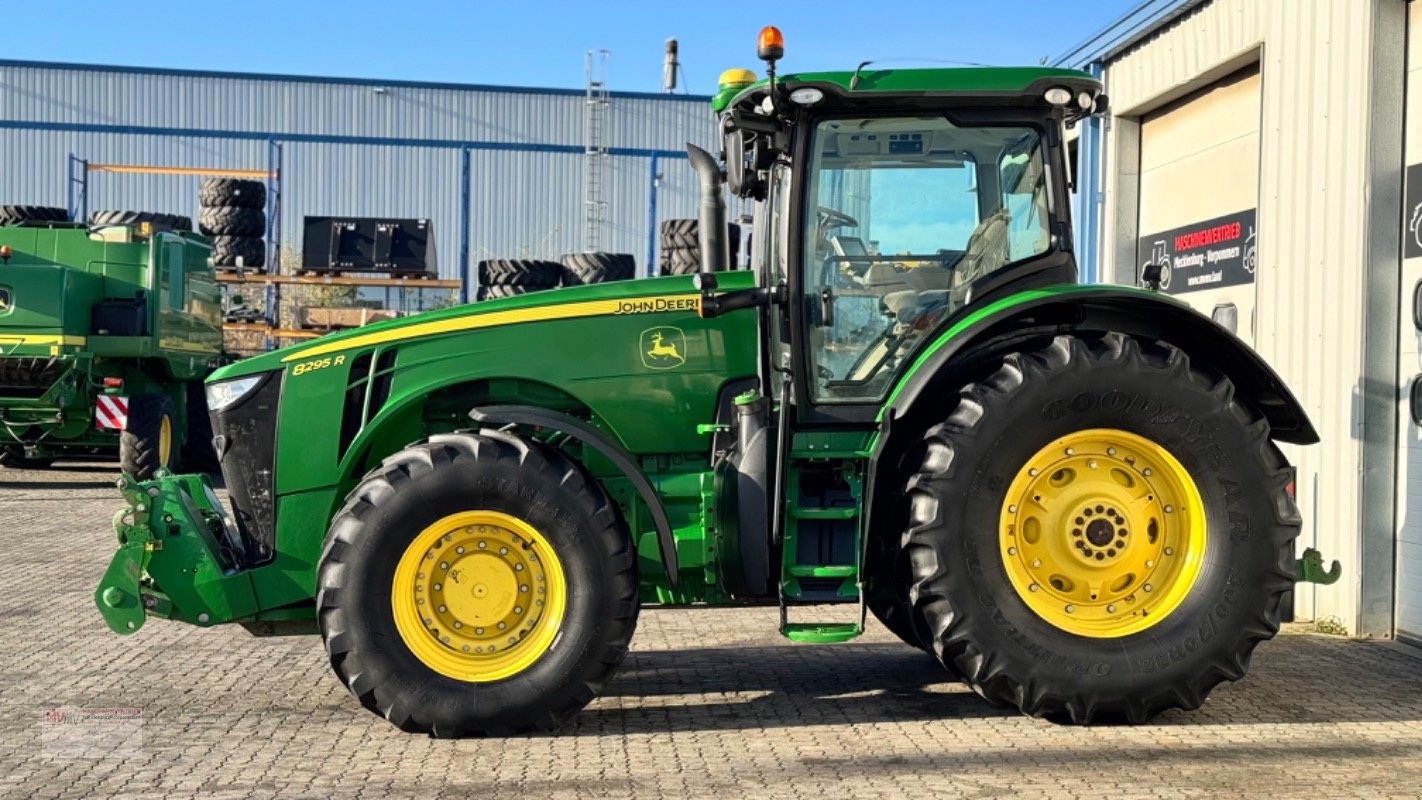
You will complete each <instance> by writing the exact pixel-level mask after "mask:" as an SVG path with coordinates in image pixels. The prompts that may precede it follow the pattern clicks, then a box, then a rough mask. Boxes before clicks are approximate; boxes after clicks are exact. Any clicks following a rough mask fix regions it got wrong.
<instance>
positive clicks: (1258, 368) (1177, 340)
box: [879, 286, 1318, 444]
mask: <svg viewBox="0 0 1422 800" xmlns="http://www.w3.org/2000/svg"><path fill="white" fill-rule="evenodd" d="M1076 331H1079V332H1097V331H1119V332H1121V333H1128V334H1131V335H1134V336H1139V337H1143V338H1149V339H1156V340H1160V341H1165V342H1169V343H1170V344H1171V345H1174V346H1175V347H1178V348H1180V349H1181V350H1182V351H1184V352H1185V354H1186V355H1187V356H1189V357H1190V359H1191V360H1192V361H1195V362H1197V363H1202V364H1208V365H1209V366H1211V367H1212V368H1214V369H1216V370H1219V371H1220V372H1221V373H1223V374H1224V375H1225V376H1226V377H1228V378H1229V379H1230V381H1231V382H1232V383H1233V384H1234V387H1235V391H1236V393H1237V394H1238V396H1239V397H1241V398H1243V399H1244V400H1246V401H1247V402H1248V403H1249V404H1250V405H1252V406H1254V408H1255V409H1256V410H1258V411H1259V413H1260V414H1262V415H1263V416H1264V417H1265V419H1267V420H1268V421H1269V427H1270V429H1271V430H1272V435H1273V438H1275V439H1277V440H1279V441H1282V442H1291V443H1294V444H1315V443H1317V442H1318V433H1317V431H1315V430H1314V427H1313V423H1311V422H1310V421H1309V419H1308V415H1307V413H1305V411H1304V409H1303V406H1302V405H1300V404H1299V402H1298V400H1297V399H1296V398H1295V397H1294V395H1293V393H1292V392H1290V391H1289V389H1288V387H1287V386H1285V385H1284V381H1283V379H1281V378H1280V377H1279V375H1278V373H1276V372H1274V370H1273V368H1271V367H1270V366H1269V365H1268V364H1267V363H1266V362H1265V361H1264V359H1263V358H1261V357H1260V356H1259V354H1258V353H1256V352H1254V350H1253V349H1251V348H1250V347H1249V345H1247V344H1245V343H1244V342H1243V341H1241V340H1240V339H1239V338H1238V337H1236V336H1235V335H1234V334H1232V333H1230V332H1229V331H1228V330H1226V329H1224V328H1223V327H1221V326H1219V325H1218V324H1216V323H1215V321H1214V320H1212V319H1210V318H1209V317H1206V316H1204V315H1203V314H1201V313H1199V312H1197V311H1195V310H1194V309H1192V308H1190V307H1189V306H1187V305H1185V304H1184V303H1181V302H1179V301H1177V300H1174V299H1171V298H1169V297H1167V296H1164V295H1161V294H1158V293H1155V292H1151V291H1146V290H1144V289H1136V288H1132V287H1126V286H1061V287H1053V288H1050V289H1039V290H1032V291H1026V292H1021V293H1018V294H1014V295H1011V296H1009V297H1005V298H1003V299H1002V300H999V301H997V302H995V303H991V304H989V305H987V306H985V307H983V308H981V309H977V310H974V311H971V312H970V313H967V314H965V315H963V316H962V317H960V318H959V319H958V320H957V321H955V322H954V323H952V324H951V325H950V326H949V327H948V329H947V330H945V331H944V332H943V333H942V334H941V335H939V336H938V337H937V338H936V339H934V340H933V341H932V342H931V343H930V344H929V345H928V346H927V347H926V348H924V349H923V350H922V351H920V353H919V355H918V356H917V358H916V359H915V360H914V363H913V364H912V366H910V368H909V370H908V371H907V372H906V373H905V374H904V376H903V377H902V378H901V379H900V380H899V382H898V384H897V385H896V386H895V387H894V390H893V392H892V393H891V394H890V396H889V400H888V401H887V402H886V403H885V404H884V406H883V408H882V409H881V410H880V412H879V422H880V423H881V424H883V423H885V422H886V420H892V419H896V418H900V417H903V416H905V415H907V414H908V413H909V412H910V411H911V410H912V409H913V407H914V406H915V404H916V403H918V402H920V401H921V400H922V399H923V398H925V397H935V396H937V395H938V393H937V392H934V391H932V389H934V388H935V387H936V386H937V385H938V384H939V382H940V381H943V380H951V378H950V377H945V376H951V373H952V372H953V368H954V367H956V366H958V365H959V364H960V363H961V359H962V358H964V357H971V355H973V354H975V353H982V352H984V351H985V350H991V349H993V348H992V344H993V343H994V342H999V341H1004V340H1006V341H1011V340H1012V339H1013V337H1015V336H1022V335H1025V334H1028V333H1031V332H1036V333H1037V334H1039V335H1040V334H1050V333H1071V332H1076Z"/></svg>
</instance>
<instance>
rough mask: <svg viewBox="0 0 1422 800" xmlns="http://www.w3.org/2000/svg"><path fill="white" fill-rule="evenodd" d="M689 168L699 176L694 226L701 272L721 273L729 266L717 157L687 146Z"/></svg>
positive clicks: (729, 254)
mask: <svg viewBox="0 0 1422 800" xmlns="http://www.w3.org/2000/svg"><path fill="white" fill-rule="evenodd" d="M686 152H687V155H688V156H690V158H691V168H692V169H694V170H696V177H697V178H700V179H701V205H700V207H699V208H698V210H697V225H698V230H699V234H700V240H701V271H702V272H720V271H721V270H724V269H726V268H727V267H728V266H730V263H731V253H730V250H729V249H727V248H728V242H727V238H728V237H727V235H726V201H725V199H724V198H722V196H721V185H722V184H723V183H725V178H724V177H723V176H722V175H721V168H720V167H718V166H716V159H714V158H712V157H711V154H710V153H708V152H706V151H705V150H702V149H701V148H699V147H697V146H696V145H694V144H690V143H688V144H687V145H686Z"/></svg>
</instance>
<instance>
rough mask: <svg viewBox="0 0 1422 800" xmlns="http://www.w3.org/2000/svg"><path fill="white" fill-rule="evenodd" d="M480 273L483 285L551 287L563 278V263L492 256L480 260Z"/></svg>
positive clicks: (532, 287)
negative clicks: (485, 259)
mask: <svg viewBox="0 0 1422 800" xmlns="http://www.w3.org/2000/svg"><path fill="white" fill-rule="evenodd" d="M478 275H479V283H480V284H481V285H483V286H525V287H528V288H530V289H551V288H553V287H554V286H557V285H558V282H559V281H560V280H562V278H563V265H562V264H559V263H558V262H557V261H540V260H538V259H529V258H491V259H488V260H487V261H480V262H479V265H478Z"/></svg>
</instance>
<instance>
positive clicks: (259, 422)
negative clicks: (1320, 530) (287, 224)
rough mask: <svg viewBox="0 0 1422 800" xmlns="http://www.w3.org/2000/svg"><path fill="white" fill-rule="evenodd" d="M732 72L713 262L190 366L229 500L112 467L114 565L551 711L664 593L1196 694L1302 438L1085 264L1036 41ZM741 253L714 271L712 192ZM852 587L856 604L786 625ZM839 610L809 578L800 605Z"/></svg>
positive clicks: (1002, 680)
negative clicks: (941, 65) (939, 62)
mask: <svg viewBox="0 0 1422 800" xmlns="http://www.w3.org/2000/svg"><path fill="white" fill-rule="evenodd" d="M759 50H760V56H761V57H762V58H763V59H764V60H765V61H766V62H767V64H768V67H769V68H768V74H767V76H766V77H765V78H764V79H757V78H756V77H755V76H754V75H752V74H750V73H747V72H745V71H743V70H736V71H732V72H729V73H727V74H725V75H724V76H723V83H722V86H721V89H720V91H719V92H718V93H717V94H716V96H715V99H714V109H715V111H716V112H717V114H718V119H719V126H720V132H721V134H722V136H723V147H724V152H723V154H722V158H721V159H720V162H719V163H718V160H717V159H715V158H713V157H712V156H711V155H709V154H708V153H706V152H705V151H703V150H700V149H698V148H695V147H691V148H689V154H690V158H691V163H692V165H693V166H694V168H695V169H696V172H697V174H698V175H699V179H700V183H701V190H702V199H701V207H700V212H699V213H700V220H699V221H700V224H699V229H700V231H701V247H702V252H701V259H702V261H701V263H702V272H701V273H700V274H698V275H696V276H684V277H677V276H672V277H664V278H652V279H647V280H638V281H629V282H622V283H607V284H600V285H592V286H578V287H569V288H563V289H558V290H554V291H549V292H541V293H539V294H537V295H528V296H520V297H511V298H507V299H501V300H496V301H488V302H482V303H478V304H475V305H470V306H463V307H457V308H449V309H443V310H440V311H435V312H432V313H429V314H425V315H422V316H417V317H413V318H407V319H401V320H396V321H392V322H388V323H381V324H376V325H370V326H367V327H364V328H360V329H357V330H353V331H349V332H345V333H340V334H335V335H331V336H328V337H325V338H323V339H320V340H316V341H313V342H309V343H306V344H303V345H299V346H296V347H292V348H287V349H284V350H278V351H276V352H273V353H269V354H265V355H262V356H258V357H256V358H252V359H249V360H246V361H243V362H240V363H237V364H233V365H230V366H227V367H224V368H223V369H221V370H219V371H218V372H217V373H216V374H214V375H213V376H212V377H211V378H210V379H209V380H208V382H207V401H208V406H209V408H210V409H211V412H212V424H213V428H214V431H215V438H214V444H215V447H216V450H217V455H218V456H219V457H220V459H221V463H222V472H223V475H224V476H225V478H226V485H227V489H228V491H229V492H230V495H231V511H230V513H229V512H228V510H227V509H225V508H223V507H222V506H221V505H220V504H219V502H218V500H217V498H216V496H215V495H214V493H213V491H212V490H211V489H210V488H209V487H208V485H207V484H206V483H205V480H204V478H203V477H202V476H197V475H178V476H160V477H159V478H158V479H156V480H152V481H148V482H144V483H133V482H127V483H126V484H125V487H124V493H125V495H126V499H127V501H128V506H127V508H126V509H124V510H122V511H121V512H120V513H119V515H118V518H117V519H116V523H115V525H116V528H117V532H118V538H119V543H120V547H119V551H118V554H117V555H116V556H115V558H114V560H113V563H112V566H111V567H110V568H109V570H108V572H107V574H106V575H105V576H104V578H103V582H102V583H101V585H100V586H99V588H98V591H97V595H96V602H97V603H98V606H99V609H100V610H101V612H102V613H103V616H104V618H105V619H106V620H107V622H108V624H109V625H110V627H112V628H113V629H114V630H115V631H118V632H120V633H129V632H132V631H134V630H137V629H138V628H139V627H140V626H141V625H142V624H143V623H144V620H145V619H146V618H147V617H150V616H154V617H160V618H165V619H172V620H180V621H182V622H186V623H190V624H194V625H200V626H210V625H218V624H224V623H238V624H241V625H243V626H245V627H246V628H247V629H248V630H250V631H252V632H253V633H256V634H277V633H298V632H309V633H318V632H319V634H320V636H321V637H322V639H323V641H324V643H325V648H326V652H327V653H328V654H329V656H330V661H331V666H332V668H333V669H334V670H335V672H336V675H337V676H338V677H339V679H340V680H341V681H342V682H343V683H344V684H345V685H346V686H347V687H349V689H350V691H351V693H352V694H354V695H355V696H356V698H357V699H359V701H360V702H361V703H362V704H363V705H364V706H365V707H366V708H368V709H370V710H371V711H373V712H375V713H377V714H380V715H381V716H383V717H385V718H386V719H388V720H389V721H391V722H392V723H394V724H395V725H397V726H399V727H400V728H402V729H404V730H408V731H422V732H428V733H432V734H434V735H437V736H459V735H473V734H503V733H513V732H518V731H527V730H532V729H547V728H551V727H552V726H554V725H556V724H557V723H559V722H560V721H561V720H565V719H567V718H568V717H570V716H571V715H573V714H574V713H575V712H577V710H578V709H580V708H581V707H582V706H584V705H585V704H586V703H588V702H589V701H590V700H592V699H593V698H594V697H596V696H597V695H598V693H599V691H601V689H602V687H603V686H604V685H605V684H606V682H607V680H608V679H609V677H610V676H611V675H612V673H613V670H614V669H615V668H616V667H617V665H618V664H619V662H621V661H622V659H623V657H624V656H625V655H626V653H627V650H628V647H629V643H630V642H631V639H632V634H633V631H634V629H635V627H636V623H637V615H638V610H639V608H641V607H644V606H649V605H661V606H681V605H721V606H725V605H757V604H764V605H771V606H778V607H779V609H780V631H781V632H782V633H783V634H784V635H785V636H786V637H788V638H789V639H791V640H793V641H796V642H839V641H843V640H846V639H851V638H853V637H854V636H856V635H857V634H859V633H860V632H861V631H863V629H864V625H865V621H866V619H867V617H868V615H869V614H870V613H872V614H873V615H874V616H875V617H877V618H878V619H879V620H880V621H881V622H882V623H883V624H884V625H885V626H886V627H887V628H888V629H889V630H891V631H892V632H893V633H895V634H897V635H898V636H899V637H900V638H902V639H903V640H904V642H906V643H908V644H909V645H912V646H913V647H917V648H921V649H923V650H925V651H928V653H930V654H931V656H932V657H933V658H935V659H937V660H938V661H940V662H941V663H942V665H943V666H944V667H945V668H946V669H947V670H948V671H949V672H950V673H952V674H954V675H956V676H959V677H960V678H961V679H962V680H963V681H965V682H967V684H968V685H969V686H971V687H972V688H973V689H974V690H976V691H977V692H978V693H979V694H981V695H983V696H984V697H985V698H987V699H988V700H990V701H993V702H996V703H1001V704H1005V705H1009V706H1013V707H1016V708H1019V709H1021V710H1022V711H1024V712H1026V713H1028V714H1032V715H1037V716H1045V717H1050V718H1054V719H1061V720H1064V721H1069V722H1077V723H1085V722H1090V721H1093V720H1099V719H1124V720H1128V721H1142V720H1146V719H1148V718H1150V717H1151V716H1152V715H1154V714H1157V713H1159V712H1161V711H1163V710H1165V709H1169V708H1194V707H1196V706H1198V705H1200V703H1201V702H1203V701H1204V699H1205V696H1206V694H1208V693H1209V691H1210V690H1211V689H1212V688H1213V687H1214V686H1215V685H1216V684H1218V683H1219V682H1220V681H1223V680H1237V679H1239V678H1241V677H1242V676H1243V675H1244V673H1245V670H1246V667H1247V665H1248V663H1249V658H1250V654H1251V652H1252V651H1253V650H1254V648H1255V646H1256V645H1257V644H1258V643H1259V642H1260V641H1262V640H1264V639H1268V638H1270V637H1271V636H1273V635H1274V633H1275V632H1276V630H1277V629H1278V627H1279V621H1280V610H1281V601H1282V599H1283V598H1284V597H1285V595H1286V593H1288V592H1289V591H1290V590H1291V589H1292V588H1293V586H1294V585H1295V581H1296V580H1297V579H1298V577H1299V573H1298V572H1297V563H1296V560H1295V555H1294V551H1293V543H1294V539H1295V537H1296V536H1297V535H1298V533H1299V528H1300V517H1299V513H1298V510H1297V509H1296V508H1295V503H1294V500H1293V498H1292V496H1291V485H1290V484H1291V479H1292V474H1293V471H1292V469H1291V467H1290V466H1289V464H1288V462H1287V461H1286V460H1285V458H1284V456H1283V455H1282V454H1281V453H1280V451H1279V449H1278V448H1277V447H1276V446H1275V442H1276V441H1283V442H1293V443H1298V444H1308V443H1312V442H1315V441H1316V440H1317V436H1316V434H1315V433H1314V429H1313V427H1312V426H1311V425H1310V423H1309V421H1308V419H1307V418H1306V417H1305V414H1304V411H1303V410H1302V409H1301V408H1300V407H1299V404H1298V402H1296V401H1295V399H1294V398H1293V397H1292V396H1291V395H1290V393H1289V391H1288V390H1287V389H1286V388H1285V387H1284V385H1283V384H1282V382H1281V381H1280V379H1279V378H1278V377H1277V376H1276V375H1275V374H1274V373H1273V372H1272V371H1271V370H1270V369H1269V367H1268V366H1267V365H1266V364H1265V363H1264V362H1263V361H1262V360H1261V359H1260V358H1259V356H1257V355H1256V354H1255V353H1253V352H1251V351H1250V349H1249V348H1248V347H1246V346H1245V345H1244V344H1242V343H1241V342H1240V341H1239V340H1238V339H1236V338H1235V337H1233V336H1232V335H1230V334H1229V333H1228V332H1227V331H1225V330H1223V329H1222V328H1220V327H1218V326H1217V325H1215V324H1214V323H1213V322H1211V321H1210V319H1208V318H1206V317H1204V316H1201V315H1199V314H1197V313H1195V312H1194V311H1192V310H1190V309H1189V308H1187V307H1186V306H1184V305H1182V304H1180V303H1178V302H1175V301H1173V300H1171V299H1170V298H1169V297H1166V296H1163V295H1161V294H1158V293H1154V292H1151V291H1149V290H1145V289H1134V288H1126V287H1120V286H1084V285H1078V284H1077V270H1076V263H1075V260H1074V258H1073V254H1072V226H1071V220H1070V218H1069V209H1070V202H1071V201H1070V194H1069V190H1070V187H1069V185H1068V170H1067V155H1066V146H1065V142H1064V129H1065V128H1066V127H1067V126H1070V125H1072V124H1074V123H1076V122H1077V121H1079V120H1080V119H1082V118H1084V117H1085V116H1087V115H1090V114H1093V113H1099V112H1100V111H1101V110H1102V109H1103V108H1104V107H1105V104H1106V99H1105V98H1104V97H1103V96H1102V95H1101V86H1100V85H1099V83H1098V82H1097V81H1096V80H1094V79H1092V78H1091V77H1090V76H1088V75H1086V74H1084V73H1080V72H1075V71H1068V70H1059V69H1047V68H1036V67H1033V68H1002V69H999V68H991V69H988V68H979V69H885V70H880V69H871V68H869V67H863V68H861V69H858V70H855V71H853V72H823V73H809V74H796V75H783V76H777V75H776V73H775V65H776V61H777V60H778V59H779V58H780V57H781V55H782V50H783V45H782V44H781V41H780V36H779V32H778V31H776V30H774V29H773V28H771V29H767V30H766V31H764V32H763V35H762V37H761V42H760V48H759ZM727 185H728V186H729V189H730V191H731V192H732V193H734V194H736V195H737V196H740V197H743V198H749V199H751V200H753V201H754V207H755V219H754V241H753V244H754V250H755V253H754V258H753V259H752V261H753V264H754V268H753V269H752V270H750V271H740V272H735V271H723V268H724V267H725V266H726V265H728V264H730V263H731V260H730V255H729V253H728V252H727V246H726V241H727V238H728V237H727V235H726V233H725V231H726V230H727V228H726V218H725V217H726V213H725V205H724V200H723V194H724V190H725V187H726V186H727ZM822 603H839V604H842V606H841V608H842V610H843V616H842V617H841V619H842V621H841V622H838V623H833V624H831V623H825V622H814V623H808V622H805V621H803V619H804V617H805V613H806V612H805V606H806V605H808V604H822ZM821 616H822V615H821Z"/></svg>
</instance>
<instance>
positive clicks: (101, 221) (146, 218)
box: [89, 211, 193, 231]
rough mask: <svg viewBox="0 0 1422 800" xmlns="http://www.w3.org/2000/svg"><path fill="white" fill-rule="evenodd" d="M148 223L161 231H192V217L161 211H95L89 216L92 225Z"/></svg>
mask: <svg viewBox="0 0 1422 800" xmlns="http://www.w3.org/2000/svg"><path fill="white" fill-rule="evenodd" d="M144 223H147V224H149V225H151V226H152V227H154V228H157V229H160V230H174V231H190V230H192V229H193V221H192V218H191V217H185V216H183V215H181V214H164V213H162V212H159V211H95V212H94V213H92V214H90V215H89V224H90V225H142V224H144Z"/></svg>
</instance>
